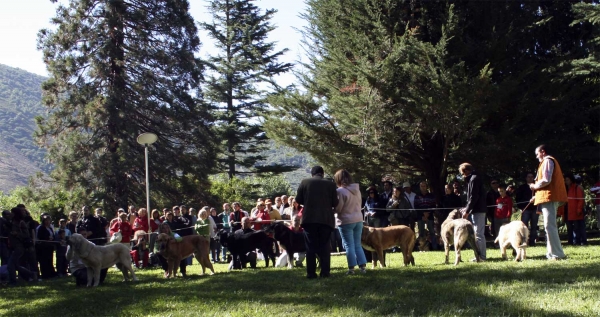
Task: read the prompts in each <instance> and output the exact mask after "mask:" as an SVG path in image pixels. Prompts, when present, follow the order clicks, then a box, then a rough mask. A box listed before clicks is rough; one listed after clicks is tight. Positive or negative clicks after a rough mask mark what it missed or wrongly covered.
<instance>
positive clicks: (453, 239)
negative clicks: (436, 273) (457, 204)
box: [441, 209, 480, 265]
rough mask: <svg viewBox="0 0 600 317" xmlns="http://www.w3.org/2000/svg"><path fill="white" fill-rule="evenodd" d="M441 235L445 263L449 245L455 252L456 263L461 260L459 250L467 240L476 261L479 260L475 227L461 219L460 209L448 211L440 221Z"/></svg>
mask: <svg viewBox="0 0 600 317" xmlns="http://www.w3.org/2000/svg"><path fill="white" fill-rule="evenodd" d="M441 236H442V240H443V241H444V250H445V252H446V253H445V254H446V261H445V262H444V263H445V264H448V253H449V252H450V246H451V245H454V250H455V252H456V259H455V260H454V265H458V263H459V262H461V260H460V251H461V249H462V248H463V247H464V245H465V243H467V242H469V244H470V245H471V247H472V248H473V251H474V252H475V259H476V261H477V262H479V261H480V256H479V249H478V248H477V244H476V243H475V229H474V228H473V224H472V223H471V222H470V221H468V220H466V219H462V217H461V213H460V211H458V210H456V209H455V210H453V211H452V212H450V214H449V215H448V218H446V220H445V221H444V223H442V232H441Z"/></svg>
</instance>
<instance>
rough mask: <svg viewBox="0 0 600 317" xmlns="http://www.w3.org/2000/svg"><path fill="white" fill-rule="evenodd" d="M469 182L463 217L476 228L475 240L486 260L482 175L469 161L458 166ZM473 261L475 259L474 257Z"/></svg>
mask: <svg viewBox="0 0 600 317" xmlns="http://www.w3.org/2000/svg"><path fill="white" fill-rule="evenodd" d="M458 170H459V171H460V173H461V175H463V177H464V178H465V181H466V182H467V184H468V185H467V205H466V207H465V208H463V209H462V213H463V218H465V219H469V220H470V221H471V222H472V223H473V229H475V240H476V241H477V248H478V249H479V254H480V260H481V261H485V259H486V254H485V212H486V205H485V194H484V189H483V181H482V180H481V176H479V175H478V174H477V172H476V171H475V170H474V169H473V166H472V165H471V164H469V163H462V164H460V167H459V168H458ZM472 261H475V259H473V260H472Z"/></svg>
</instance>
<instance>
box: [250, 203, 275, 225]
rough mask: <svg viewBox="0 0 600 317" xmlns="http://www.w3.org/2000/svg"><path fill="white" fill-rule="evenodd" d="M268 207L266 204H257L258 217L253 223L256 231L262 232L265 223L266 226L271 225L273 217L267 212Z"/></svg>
mask: <svg viewBox="0 0 600 317" xmlns="http://www.w3.org/2000/svg"><path fill="white" fill-rule="evenodd" d="M266 208H267V206H266V205H265V203H264V202H259V203H257V204H256V213H255V214H256V215H255V216H254V217H252V218H250V219H251V220H252V222H253V223H254V226H253V229H254V230H261V229H262V226H263V222H264V223H266V224H270V223H271V216H269V212H268V211H267V210H266Z"/></svg>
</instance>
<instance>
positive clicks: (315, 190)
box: [296, 166, 338, 279]
mask: <svg viewBox="0 0 600 317" xmlns="http://www.w3.org/2000/svg"><path fill="white" fill-rule="evenodd" d="M310 174H311V176H312V177H311V178H305V179H303V180H302V182H301V183H300V185H299V186H298V191H297V194H296V201H297V202H298V203H299V204H301V205H304V209H303V212H302V219H301V224H302V228H303V229H304V243H305V244H306V277H307V278H309V279H313V278H316V277H317V256H318V257H319V263H320V264H321V273H320V276H321V277H323V278H326V277H329V276H330V260H331V253H330V243H329V240H330V237H331V233H332V232H333V230H334V228H335V218H334V212H333V209H334V208H335V207H336V206H337V204H338V196H337V186H336V185H335V183H333V182H332V181H328V180H325V179H323V176H324V175H325V172H324V171H323V168H322V167H321V166H314V167H313V168H312V169H311V171H310Z"/></svg>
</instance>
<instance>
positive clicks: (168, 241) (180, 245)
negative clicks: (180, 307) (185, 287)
mask: <svg viewBox="0 0 600 317" xmlns="http://www.w3.org/2000/svg"><path fill="white" fill-rule="evenodd" d="M181 239H182V240H181V241H179V242H178V241H177V240H175V238H173V237H171V236H170V235H168V234H166V233H161V234H159V235H158V238H157V239H156V243H158V244H159V245H160V255H162V256H163V257H164V258H165V259H166V260H167V262H168V264H169V267H168V269H167V278H171V277H175V276H176V275H177V269H178V268H179V262H181V260H183V259H185V258H187V257H189V256H190V255H192V254H193V255H194V257H195V258H196V260H198V262H199V263H200V265H201V266H202V274H201V275H204V273H205V272H206V268H209V269H210V271H211V275H213V274H215V270H214V269H213V265H212V263H211V262H210V258H209V254H210V242H209V241H208V239H206V238H205V237H203V236H200V235H191V236H185V237H181Z"/></svg>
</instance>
